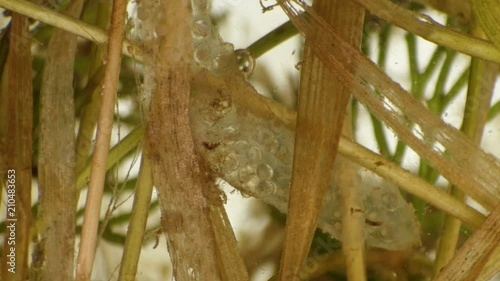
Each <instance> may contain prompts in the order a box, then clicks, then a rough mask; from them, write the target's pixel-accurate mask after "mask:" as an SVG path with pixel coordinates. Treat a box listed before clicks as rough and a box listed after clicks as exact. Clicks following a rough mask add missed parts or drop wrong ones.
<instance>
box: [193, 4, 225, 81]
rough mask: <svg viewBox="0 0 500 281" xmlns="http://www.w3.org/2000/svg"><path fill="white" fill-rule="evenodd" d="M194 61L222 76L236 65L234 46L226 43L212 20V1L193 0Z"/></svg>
mask: <svg viewBox="0 0 500 281" xmlns="http://www.w3.org/2000/svg"><path fill="white" fill-rule="evenodd" d="M191 4H192V7H193V24H192V31H191V35H192V37H193V47H194V53H193V57H194V61H195V62H196V63H197V65H198V66H200V67H202V68H204V69H208V70H210V71H212V72H214V73H218V74H222V73H224V72H226V70H228V68H229V67H230V65H232V64H234V63H235V58H234V55H233V45H232V44H228V43H225V42H224V41H223V40H222V38H221V37H220V36H219V33H218V32H217V30H216V29H215V27H214V26H213V25H212V21H211V20H210V0H192V1H191Z"/></svg>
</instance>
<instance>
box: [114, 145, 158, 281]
mask: <svg viewBox="0 0 500 281" xmlns="http://www.w3.org/2000/svg"><path fill="white" fill-rule="evenodd" d="M150 161H151V160H150V159H149V153H148V148H147V147H145V148H144V150H143V152H142V159H141V168H140V170H139V176H138V180H137V183H136V188H135V195H134V204H133V206H132V213H131V215H130V224H129V227H128V231H127V238H126V240H125V245H124V250H123V255H122V262H121V264H120V271H119V275H118V280H119V281H133V280H135V275H136V273H137V263H138V261H139V256H140V254H141V247H142V242H143V240H144V233H145V230H146V222H147V219H148V214H149V211H150V208H149V207H150V204H151V195H152V192H153V176H152V173H151V163H150Z"/></svg>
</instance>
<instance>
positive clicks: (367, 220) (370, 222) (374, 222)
mask: <svg viewBox="0 0 500 281" xmlns="http://www.w3.org/2000/svg"><path fill="white" fill-rule="evenodd" d="M365 223H366V224H367V225H369V226H381V225H382V224H383V222H379V221H372V220H369V219H365Z"/></svg>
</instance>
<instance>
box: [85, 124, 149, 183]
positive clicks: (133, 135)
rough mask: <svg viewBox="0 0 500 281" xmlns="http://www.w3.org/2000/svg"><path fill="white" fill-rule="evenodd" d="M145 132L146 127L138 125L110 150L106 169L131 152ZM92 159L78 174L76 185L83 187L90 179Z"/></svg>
mask: <svg viewBox="0 0 500 281" xmlns="http://www.w3.org/2000/svg"><path fill="white" fill-rule="evenodd" d="M143 133H144V128H143V127H142V126H138V127H136V128H135V129H134V130H132V132H130V134H128V135H127V136H126V137H125V138H124V139H123V140H122V141H121V142H119V143H118V144H116V145H115V146H114V147H113V148H112V149H111V150H110V151H109V156H108V161H107V163H106V169H109V168H111V167H112V166H113V165H115V164H116V163H118V161H119V160H120V159H121V158H123V156H124V155H126V154H127V153H129V152H130V151H131V150H132V149H134V148H135V147H136V146H137V144H138V143H139V141H140V140H141V139H142V135H143ZM90 164H91V161H90V160H89V161H87V164H86V166H85V168H84V169H83V170H82V171H80V173H79V174H78V179H77V181H76V187H77V188H78V189H82V188H83V187H84V186H85V185H86V184H87V181H88V178H89V176H90V167H91V165H90Z"/></svg>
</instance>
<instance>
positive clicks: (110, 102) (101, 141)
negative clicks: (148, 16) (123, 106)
mask: <svg viewBox="0 0 500 281" xmlns="http://www.w3.org/2000/svg"><path fill="white" fill-rule="evenodd" d="M126 7H127V1H126V0H115V1H113V11H112V16H111V26H110V31H109V41H108V52H107V54H108V55H107V59H106V60H107V63H106V70H105V73H104V84H103V85H104V88H103V93H102V105H101V111H100V113H99V121H98V126H97V139H96V145H95V150H94V155H93V158H92V169H91V172H90V181H89V192H88V194H87V200H86V203H85V205H86V208H85V214H84V218H83V226H82V235H81V241H80V249H79V252H78V259H77V267H76V280H78V281H89V280H90V276H91V273H92V267H93V265H94V257H95V251H96V246H97V239H98V237H97V228H98V224H99V216H100V211H101V202H102V193H103V188H104V178H105V176H106V163H107V159H108V154H109V146H110V140H111V129H112V127H113V115H114V106H115V100H116V95H117V89H118V78H119V75H120V66H121V58H122V50H121V49H122V44H123V37H124V25H125V11H126Z"/></svg>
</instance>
